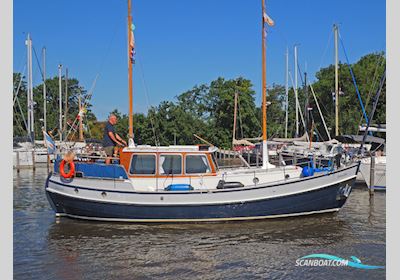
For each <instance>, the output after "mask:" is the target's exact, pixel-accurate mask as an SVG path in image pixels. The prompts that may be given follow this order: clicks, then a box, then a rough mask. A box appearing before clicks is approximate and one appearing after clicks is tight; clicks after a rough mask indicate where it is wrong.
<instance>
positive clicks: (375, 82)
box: [358, 56, 385, 127]
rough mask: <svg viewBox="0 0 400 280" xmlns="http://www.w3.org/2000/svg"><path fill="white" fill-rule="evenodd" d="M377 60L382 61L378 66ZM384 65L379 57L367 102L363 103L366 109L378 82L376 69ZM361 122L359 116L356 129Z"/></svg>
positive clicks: (382, 57) (383, 59) (383, 60)
mask: <svg viewBox="0 0 400 280" xmlns="http://www.w3.org/2000/svg"><path fill="white" fill-rule="evenodd" d="M379 59H382V61H381V63H380V65H379V63H378V62H379ZM384 63H385V56H381V57H378V58H377V62H376V67H375V72H374V78H373V80H372V81H373V82H372V85H371V87H370V90H369V93H368V97H367V102H365V107H366V108H368V105H369V102H370V99H371V96H372V92H373V91H374V90H375V85H376V84H377V82H378V68H379V67H382V66H383V64H384ZM362 120H363V115H362V114H361V117H360V121H359V122H358V127H359V126H360V125H361V123H362Z"/></svg>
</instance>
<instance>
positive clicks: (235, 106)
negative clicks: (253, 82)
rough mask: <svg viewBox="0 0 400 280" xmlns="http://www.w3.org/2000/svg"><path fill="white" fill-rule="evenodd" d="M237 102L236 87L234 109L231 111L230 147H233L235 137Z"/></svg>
mask: <svg viewBox="0 0 400 280" xmlns="http://www.w3.org/2000/svg"><path fill="white" fill-rule="evenodd" d="M237 102H238V93H237V89H236V90H235V105H234V109H233V110H234V111H233V132H232V149H233V148H234V145H235V139H236V116H237Z"/></svg>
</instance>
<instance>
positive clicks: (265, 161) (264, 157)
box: [261, 0, 269, 169]
mask: <svg viewBox="0 0 400 280" xmlns="http://www.w3.org/2000/svg"><path fill="white" fill-rule="evenodd" d="M261 2H262V16H261V18H262V30H261V33H262V35H261V36H262V48H261V51H262V87H261V88H262V112H263V122H262V124H263V125H262V128H263V153H262V168H263V169H267V168H268V165H269V162H268V147H267V75H266V71H267V66H266V65H267V64H266V26H265V24H266V20H267V14H266V11H265V3H264V0H261Z"/></svg>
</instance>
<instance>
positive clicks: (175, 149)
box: [122, 145, 218, 153]
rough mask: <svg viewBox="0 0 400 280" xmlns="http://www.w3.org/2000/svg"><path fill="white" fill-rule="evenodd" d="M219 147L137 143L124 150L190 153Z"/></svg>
mask: <svg viewBox="0 0 400 280" xmlns="http://www.w3.org/2000/svg"><path fill="white" fill-rule="evenodd" d="M217 150H218V148H217V147H209V146H197V145H174V146H150V145H137V146H135V147H125V148H124V149H123V150H122V152H128V153H133V152H141V153H143V152H147V153H155V152H159V153H160V152H169V153H170V152H177V153H181V152H183V153H190V152H204V153H212V152H215V151H217Z"/></svg>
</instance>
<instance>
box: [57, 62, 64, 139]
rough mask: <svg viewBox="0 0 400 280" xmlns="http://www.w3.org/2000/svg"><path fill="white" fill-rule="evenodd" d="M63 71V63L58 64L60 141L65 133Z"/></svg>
mask: <svg viewBox="0 0 400 280" xmlns="http://www.w3.org/2000/svg"><path fill="white" fill-rule="evenodd" d="M61 71H62V65H61V64H59V65H58V90H59V94H58V106H59V115H58V121H59V126H58V129H59V130H58V133H59V134H60V142H62V139H63V135H62V130H63V129H62V128H63V127H62V83H61Z"/></svg>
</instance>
